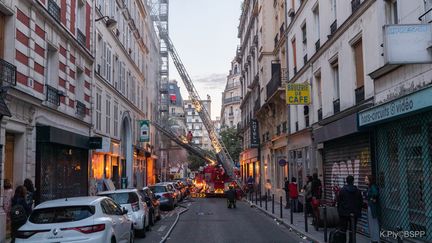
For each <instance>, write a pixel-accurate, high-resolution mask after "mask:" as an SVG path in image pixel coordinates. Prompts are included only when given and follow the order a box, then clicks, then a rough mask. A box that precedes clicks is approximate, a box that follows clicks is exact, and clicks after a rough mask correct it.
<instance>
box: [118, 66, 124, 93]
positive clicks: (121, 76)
mask: <svg viewBox="0 0 432 243" xmlns="http://www.w3.org/2000/svg"><path fill="white" fill-rule="evenodd" d="M119 68H120V72H119V73H120V86H121V93H122V94H123V95H126V80H125V79H126V69H125V64H124V63H123V62H119Z"/></svg>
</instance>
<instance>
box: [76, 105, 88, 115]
mask: <svg viewBox="0 0 432 243" xmlns="http://www.w3.org/2000/svg"><path fill="white" fill-rule="evenodd" d="M76 114H77V116H79V117H85V115H86V105H85V104H84V103H82V102H80V101H77V102H76Z"/></svg>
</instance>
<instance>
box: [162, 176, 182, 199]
mask: <svg viewBox="0 0 432 243" xmlns="http://www.w3.org/2000/svg"><path fill="white" fill-rule="evenodd" d="M162 183H165V184H167V185H171V186H172V187H173V188H174V191H175V194H176V197H177V201H178V202H181V201H182V200H183V198H182V193H181V191H180V188H179V186H178V185H177V183H176V182H173V181H170V182H162Z"/></svg>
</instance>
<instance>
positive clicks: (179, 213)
mask: <svg viewBox="0 0 432 243" xmlns="http://www.w3.org/2000/svg"><path fill="white" fill-rule="evenodd" d="M188 210H189V209H188V208H186V207H183V210H182V211H180V212H177V217H176V219H175V221H174V223H173V224H172V225H171V227H170V229H169V230H168V232H167V233H166V234H165V236H164V237H162V240H161V241H160V242H159V243H164V242H166V240H167V239H168V237H169V236H170V234H171V232H172V231H173V229H174V227H175V226H176V225H177V223H178V221H179V219H180V215H181V214H183V213H184V212H186V211H188Z"/></svg>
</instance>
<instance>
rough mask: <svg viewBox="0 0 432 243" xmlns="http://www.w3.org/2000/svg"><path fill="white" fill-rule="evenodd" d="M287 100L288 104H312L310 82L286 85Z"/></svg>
mask: <svg viewBox="0 0 432 243" xmlns="http://www.w3.org/2000/svg"><path fill="white" fill-rule="evenodd" d="M285 93H286V102H287V104H288V105H309V104H310V100H311V99H310V86H309V84H308V83H302V84H296V83H293V84H287V85H286V90H285Z"/></svg>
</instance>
